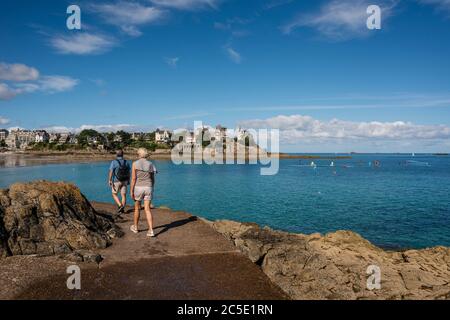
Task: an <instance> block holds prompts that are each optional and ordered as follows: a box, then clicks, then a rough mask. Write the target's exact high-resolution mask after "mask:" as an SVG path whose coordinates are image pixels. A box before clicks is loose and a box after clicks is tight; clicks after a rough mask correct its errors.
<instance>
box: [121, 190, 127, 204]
mask: <svg viewBox="0 0 450 320" xmlns="http://www.w3.org/2000/svg"><path fill="white" fill-rule="evenodd" d="M121 195H122V202H121V205H122V207H123V208H125V206H126V205H127V185H126V184H124V185H123V186H122V190H121Z"/></svg>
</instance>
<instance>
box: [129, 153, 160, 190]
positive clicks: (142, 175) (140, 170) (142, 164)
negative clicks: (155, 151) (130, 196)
mask: <svg viewBox="0 0 450 320" xmlns="http://www.w3.org/2000/svg"><path fill="white" fill-rule="evenodd" d="M134 168H135V169H136V187H151V186H152V185H153V181H152V176H153V173H156V167H155V165H154V164H153V163H152V162H151V161H148V160H146V159H139V160H137V161H135V162H134Z"/></svg>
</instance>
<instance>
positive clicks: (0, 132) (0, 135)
mask: <svg viewBox="0 0 450 320" xmlns="http://www.w3.org/2000/svg"><path fill="white" fill-rule="evenodd" d="M8 135H9V131H8V130H6V129H0V141H6V138H7V137H8Z"/></svg>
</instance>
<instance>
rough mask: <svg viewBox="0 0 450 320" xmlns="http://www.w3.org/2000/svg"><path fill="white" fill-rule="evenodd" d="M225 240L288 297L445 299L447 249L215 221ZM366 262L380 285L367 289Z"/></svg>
mask: <svg viewBox="0 0 450 320" xmlns="http://www.w3.org/2000/svg"><path fill="white" fill-rule="evenodd" d="M211 225H212V227H213V228H214V229H215V230H216V231H218V232H219V233H221V234H223V235H224V236H225V237H226V238H228V239H230V240H231V241H232V242H233V243H234V244H235V245H236V246H237V247H238V248H239V249H240V250H241V251H242V252H244V253H245V254H246V255H248V257H249V258H250V260H251V261H253V262H255V263H257V264H258V265H260V266H261V268H262V270H263V271H264V273H265V274H266V275H267V276H268V277H269V278H270V279H271V280H272V281H273V282H274V283H275V284H277V285H278V286H279V287H280V288H281V289H282V290H283V291H284V292H286V293H287V294H288V295H289V296H290V297H291V298H293V299H450V248H446V247H435V248H430V249H423V250H409V251H405V252H387V251H384V250H382V249H380V248H378V247H376V246H374V245H372V244H371V243H370V242H369V241H367V240H365V239H364V238H362V237H361V236H360V235H358V234H356V233H354V232H351V231H337V232H334V233H329V234H326V235H324V236H322V235H320V234H318V233H315V234H311V235H303V234H292V233H287V232H281V231H275V230H272V229H270V228H267V227H266V228H260V227H259V226H257V225H255V224H245V223H239V222H233V221H224V220H221V221H216V222H213V223H212V224H211ZM369 266H378V267H379V268H380V271H381V282H380V285H381V288H380V289H373V290H369V288H368V285H367V283H368V279H369V276H370V274H367V270H368V267H369Z"/></svg>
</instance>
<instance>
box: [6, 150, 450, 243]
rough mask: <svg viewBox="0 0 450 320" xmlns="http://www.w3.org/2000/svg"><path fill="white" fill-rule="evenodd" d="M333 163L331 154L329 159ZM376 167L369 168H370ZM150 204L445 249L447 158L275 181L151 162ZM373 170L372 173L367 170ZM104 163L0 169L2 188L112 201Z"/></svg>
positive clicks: (293, 168) (294, 173)
mask: <svg viewBox="0 0 450 320" xmlns="http://www.w3.org/2000/svg"><path fill="white" fill-rule="evenodd" d="M333 156H334V154H333ZM377 161H378V162H379V166H374V164H375V163H377V164H378V162H377ZM154 162H155V164H156V166H157V168H158V170H159V174H158V176H157V183H156V192H155V203H156V205H165V206H168V207H170V208H172V209H175V210H184V211H187V212H190V213H193V214H196V215H200V216H203V217H205V218H208V219H232V220H239V221H251V222H257V223H259V224H262V225H268V226H270V227H273V228H275V229H281V230H286V231H291V232H301V233H313V232H321V233H325V232H329V231H335V230H339V229H349V230H353V231H356V232H358V233H360V234H361V235H362V236H364V237H365V238H367V239H368V240H370V241H372V242H373V243H375V244H377V245H379V246H382V247H385V248H392V249H398V248H423V247H429V246H435V245H445V246H450V157H448V156H433V155H421V154H420V155H415V156H414V157H413V156H412V155H398V154H357V155H352V158H351V159H345V160H335V161H334V163H335V166H334V167H331V166H330V163H331V160H314V162H315V163H316V164H317V165H318V166H317V167H316V168H313V167H311V166H308V165H309V164H310V162H311V160H298V159H286V160H280V170H279V173H278V174H277V175H274V176H261V175H260V167H259V166H257V165H214V166H209V165H174V164H173V163H172V162H170V161H154ZM370 164H372V166H370ZM108 166H109V163H106V162H102V163H80V164H56V165H55V164H52V165H42V166H30V167H3V168H0V188H5V187H7V186H8V185H10V184H12V183H14V182H18V181H30V180H36V179H47V180H54V181H60V180H63V181H69V182H73V183H75V184H77V185H78V186H79V187H80V188H81V191H82V192H83V193H85V194H86V196H87V197H88V198H89V199H91V200H96V201H111V198H110V190H109V188H108V186H107V184H106V181H107V177H106V176H107V170H108Z"/></svg>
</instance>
